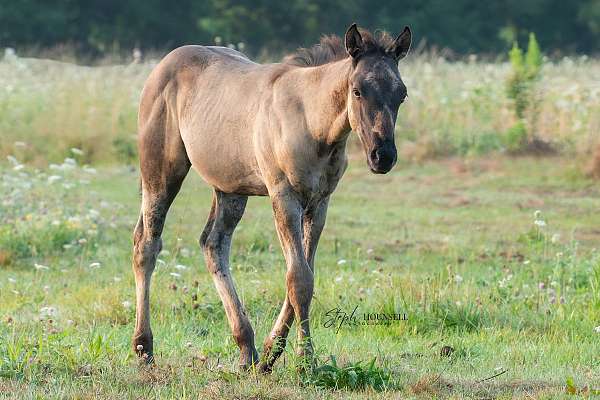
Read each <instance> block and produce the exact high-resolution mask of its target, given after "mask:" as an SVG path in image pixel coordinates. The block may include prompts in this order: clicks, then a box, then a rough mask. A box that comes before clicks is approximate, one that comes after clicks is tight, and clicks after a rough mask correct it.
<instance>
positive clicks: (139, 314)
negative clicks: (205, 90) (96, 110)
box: [132, 114, 190, 362]
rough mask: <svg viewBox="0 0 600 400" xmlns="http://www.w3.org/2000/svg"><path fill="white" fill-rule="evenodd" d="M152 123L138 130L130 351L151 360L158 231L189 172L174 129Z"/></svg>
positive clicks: (159, 245) (164, 120) (163, 119)
mask: <svg viewBox="0 0 600 400" xmlns="http://www.w3.org/2000/svg"><path fill="white" fill-rule="evenodd" d="M155 121H156V122H155V123H150V124H146V126H148V127H150V128H149V129H140V139H139V140H140V142H139V151H140V164H141V165H140V171H141V178H142V206H141V211H140V216H139V219H138V222H137V225H136V227H135V231H134V235H133V272H134V275H135V285H136V318H135V330H134V334H133V343H132V344H133V350H134V351H135V352H136V354H138V356H140V357H142V358H143V359H145V361H147V362H150V361H152V360H153V354H154V353H153V351H154V347H153V336H152V329H151V327H150V280H151V277H152V272H153V271H154V267H155V263H156V258H157V256H158V253H159V252H160V250H161V248H162V239H161V235H162V231H163V227H164V223H165V218H166V216H167V212H168V210H169V207H170V206H171V203H172V202H173V200H174V199H175V196H176V195H177V193H178V192H179V189H180V188H181V184H182V183H183V180H184V178H185V176H186V175H187V173H188V171H189V169H190V162H189V159H188V157H187V154H186V152H185V147H184V145H183V142H182V141H181V137H180V136H179V131H178V130H177V129H176V127H172V126H171V127H170V126H169V123H168V118H167V117H166V116H164V114H160V115H159V118H155Z"/></svg>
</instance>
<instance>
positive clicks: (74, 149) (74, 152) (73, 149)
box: [71, 147, 83, 156]
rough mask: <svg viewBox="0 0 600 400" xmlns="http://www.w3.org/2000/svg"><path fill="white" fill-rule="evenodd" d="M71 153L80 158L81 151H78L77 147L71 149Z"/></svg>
mask: <svg viewBox="0 0 600 400" xmlns="http://www.w3.org/2000/svg"><path fill="white" fill-rule="evenodd" d="M71 153H73V154H76V155H78V156H82V155H83V150H81V149H78V148H77V147H71Z"/></svg>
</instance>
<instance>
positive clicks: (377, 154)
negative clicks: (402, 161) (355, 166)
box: [367, 141, 397, 174]
mask: <svg viewBox="0 0 600 400" xmlns="http://www.w3.org/2000/svg"><path fill="white" fill-rule="evenodd" d="M396 159H397V152H396V146H395V145H394V142H393V141H380V143H377V144H375V146H374V147H373V148H372V149H371V151H369V152H368V155H367V162H368V164H369V168H371V172H373V173H375V174H386V173H388V172H390V170H391V169H392V168H393V167H394V165H395V164H396Z"/></svg>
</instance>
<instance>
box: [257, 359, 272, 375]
mask: <svg viewBox="0 0 600 400" xmlns="http://www.w3.org/2000/svg"><path fill="white" fill-rule="evenodd" d="M258 372H259V373H261V374H264V375H268V374H270V373H271V372H273V366H272V365H269V363H266V362H261V363H260V364H258Z"/></svg>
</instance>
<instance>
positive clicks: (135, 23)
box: [0, 0, 600, 55]
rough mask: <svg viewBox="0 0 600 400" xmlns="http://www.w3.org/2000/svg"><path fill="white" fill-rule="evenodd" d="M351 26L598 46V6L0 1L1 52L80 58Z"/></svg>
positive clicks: (284, 39)
mask: <svg viewBox="0 0 600 400" xmlns="http://www.w3.org/2000/svg"><path fill="white" fill-rule="evenodd" d="M353 21H356V22H358V23H359V25H362V26H365V27H368V28H371V29H376V28H379V29H385V30H388V31H390V32H392V33H397V32H399V31H400V30H401V29H402V27H403V26H404V25H410V26H411V27H412V29H413V32H414V35H415V37H414V40H415V43H425V44H426V45H427V46H429V47H437V48H449V49H451V50H453V51H455V52H457V53H459V54H468V53H474V52H476V53H487V54H494V53H498V52H504V51H505V50H506V49H508V48H510V46H511V44H512V42H513V41H514V40H515V39H521V40H523V39H526V37H527V35H528V33H529V32H535V33H536V35H537V38H538V40H539V42H540V45H541V47H542V48H543V49H545V50H546V51H547V52H548V53H550V54H551V53H553V52H558V53H561V54H564V53H574V52H579V53H590V52H597V51H598V43H600V0H568V1H567V0H490V1H481V0H451V1H449V0H418V1H408V0H395V1H394V0H328V1H326V0H285V1H282V0H177V1H161V0H0V47H7V46H10V47H16V48H17V49H18V48H22V47H40V48H51V47H54V46H57V45H62V44H67V45H71V46H73V48H74V49H76V51H77V52H78V53H80V54H88V55H102V54H104V53H109V52H115V51H117V52H119V51H130V50H131V49H132V48H133V47H140V48H142V49H159V50H164V49H170V48H173V47H176V46H179V45H181V44H186V43H199V44H207V43H214V41H215V38H216V37H218V38H221V40H222V42H223V43H225V44H227V43H234V44H237V43H240V42H242V43H244V44H245V49H246V50H247V51H248V52H249V53H251V54H254V55H256V54H258V53H259V52H260V51H261V50H264V49H267V50H269V51H270V52H279V51H286V50H290V49H293V48H295V47H298V46H306V45H310V44H312V43H314V42H315V41H317V40H318V38H319V36H320V35H321V34H322V33H337V34H343V32H344V30H345V28H346V27H347V26H348V25H349V24H350V23H351V22H353Z"/></svg>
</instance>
